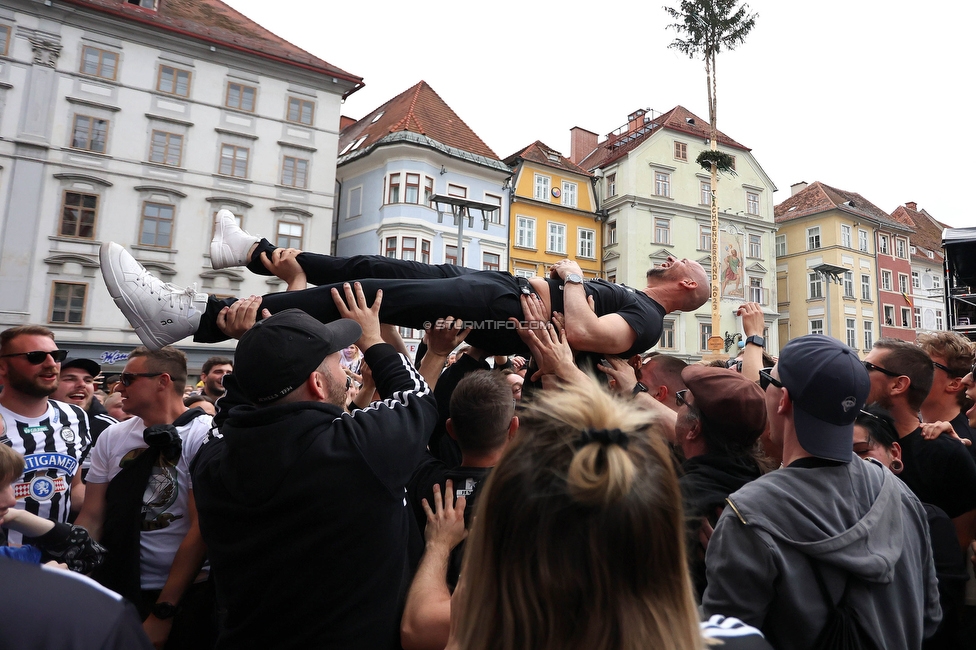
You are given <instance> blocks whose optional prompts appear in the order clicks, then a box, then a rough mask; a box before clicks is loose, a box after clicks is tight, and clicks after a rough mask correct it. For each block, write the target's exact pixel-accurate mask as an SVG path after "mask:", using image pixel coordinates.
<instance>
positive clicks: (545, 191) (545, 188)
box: [532, 174, 552, 203]
mask: <svg viewBox="0 0 976 650" xmlns="http://www.w3.org/2000/svg"><path fill="white" fill-rule="evenodd" d="M551 182H552V179H551V178H549V177H548V176H546V175H545V174H535V180H534V187H535V191H534V193H533V195H532V196H533V198H534V199H535V200H536V201H545V202H547V203H548V202H549V188H550V185H551Z"/></svg>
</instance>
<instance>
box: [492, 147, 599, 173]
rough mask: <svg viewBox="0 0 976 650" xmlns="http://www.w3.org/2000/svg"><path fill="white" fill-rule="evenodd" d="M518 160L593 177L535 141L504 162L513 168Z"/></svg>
mask: <svg viewBox="0 0 976 650" xmlns="http://www.w3.org/2000/svg"><path fill="white" fill-rule="evenodd" d="M551 156H555V157H556V158H557V160H553V159H552V158H551ZM519 159H521V160H527V161H529V162H534V163H536V164H539V165H545V166H546V167H554V168H556V169H561V170H563V171H567V172H570V173H573V174H580V175H581V176H587V177H592V176H593V174H591V173H590V172H588V171H586V170H585V169H583V168H582V167H580V166H579V165H576V164H574V163H573V162H572V161H571V160H570V159H569V158H566V157H565V156H563V155H562V154H561V153H559V152H558V151H556V150H555V149H553V148H552V147H550V146H548V145H546V144H545V143H544V142H540V141H539V140H536V141H535V142H533V143H532V144H530V145H529V146H527V147H526V148H524V149H522V150H521V151H519V152H517V153H513V154H512V155H511V156H509V157H508V158H506V159H505V160H504V162H505V164H506V165H508V166H509V167H513V166H515V165H516V164H517V163H518V161H519Z"/></svg>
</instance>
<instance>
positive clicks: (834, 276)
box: [813, 264, 847, 336]
mask: <svg viewBox="0 0 976 650" xmlns="http://www.w3.org/2000/svg"><path fill="white" fill-rule="evenodd" d="M813 272H814V273H816V274H818V275H820V276H821V277H823V279H824V280H826V282H827V291H826V293H825V294H824V299H825V300H826V301H827V314H826V316H827V336H831V334H830V283H831V282H836V283H837V284H840V283H841V282H843V279H842V278H841V276H842V275H843V274H844V273H847V269H846V268H844V267H843V266H835V265H833V264H820V265H818V266H815V267H813Z"/></svg>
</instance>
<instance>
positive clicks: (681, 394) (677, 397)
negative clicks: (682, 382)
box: [674, 388, 688, 406]
mask: <svg viewBox="0 0 976 650" xmlns="http://www.w3.org/2000/svg"><path fill="white" fill-rule="evenodd" d="M687 394H688V389H687V388H685V389H684V390H679V391H678V392H677V393H675V394H674V403H675V404H677V405H678V406H684V405H685V404H688V400H686V399H685V395H687Z"/></svg>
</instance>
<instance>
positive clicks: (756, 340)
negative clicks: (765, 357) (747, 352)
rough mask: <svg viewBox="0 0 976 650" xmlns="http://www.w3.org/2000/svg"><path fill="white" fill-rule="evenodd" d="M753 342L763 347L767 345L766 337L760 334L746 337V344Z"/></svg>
mask: <svg viewBox="0 0 976 650" xmlns="http://www.w3.org/2000/svg"><path fill="white" fill-rule="evenodd" d="M750 343H752V344H753V345H758V346H759V347H761V348H764V347H766V339H764V338H763V337H761V336H759V335H758V334H753V335H752V336H750V337H748V338H746V345H748V344H750Z"/></svg>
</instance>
